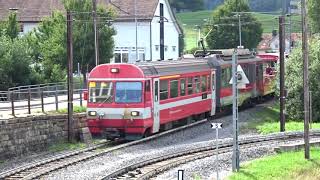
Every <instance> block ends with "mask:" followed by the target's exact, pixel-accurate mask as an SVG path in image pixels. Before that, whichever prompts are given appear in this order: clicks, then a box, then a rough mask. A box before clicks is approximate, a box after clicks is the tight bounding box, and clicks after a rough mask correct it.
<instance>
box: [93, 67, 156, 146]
mask: <svg viewBox="0 0 320 180" xmlns="http://www.w3.org/2000/svg"><path fill="white" fill-rule="evenodd" d="M146 86H149V85H148V81H147V80H146V79H145V78H144V74H143V72H142V71H141V70H140V69H139V67H137V66H135V65H133V64H103V65H99V66H97V67H96V68H94V69H93V70H92V71H91V73H90V75H89V78H88V103H87V124H88V127H89V129H90V132H91V133H92V134H93V135H97V136H106V138H107V139H110V140H114V139H115V138H120V139H126V140H135V139H140V138H142V137H143V136H144V135H146V134H147V133H148V127H150V126H151V123H152V121H151V104H150V103H148V101H150V91H148V92H145V91H146V89H148V88H150V87H146ZM150 102H151V101H150Z"/></svg>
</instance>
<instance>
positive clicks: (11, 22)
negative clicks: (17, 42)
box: [0, 12, 19, 39]
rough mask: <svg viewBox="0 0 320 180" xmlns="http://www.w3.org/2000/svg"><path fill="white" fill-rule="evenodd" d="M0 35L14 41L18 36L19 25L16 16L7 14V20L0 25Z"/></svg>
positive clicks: (13, 13)
mask: <svg viewBox="0 0 320 180" xmlns="http://www.w3.org/2000/svg"><path fill="white" fill-rule="evenodd" d="M0 29H1V32H0V35H5V36H8V37H10V38H11V39H14V38H16V37H18V35H19V23H18V21H17V14H16V13H15V12H12V13H10V14H9V16H8V18H7V19H6V20H5V21H4V22H1V23H0Z"/></svg>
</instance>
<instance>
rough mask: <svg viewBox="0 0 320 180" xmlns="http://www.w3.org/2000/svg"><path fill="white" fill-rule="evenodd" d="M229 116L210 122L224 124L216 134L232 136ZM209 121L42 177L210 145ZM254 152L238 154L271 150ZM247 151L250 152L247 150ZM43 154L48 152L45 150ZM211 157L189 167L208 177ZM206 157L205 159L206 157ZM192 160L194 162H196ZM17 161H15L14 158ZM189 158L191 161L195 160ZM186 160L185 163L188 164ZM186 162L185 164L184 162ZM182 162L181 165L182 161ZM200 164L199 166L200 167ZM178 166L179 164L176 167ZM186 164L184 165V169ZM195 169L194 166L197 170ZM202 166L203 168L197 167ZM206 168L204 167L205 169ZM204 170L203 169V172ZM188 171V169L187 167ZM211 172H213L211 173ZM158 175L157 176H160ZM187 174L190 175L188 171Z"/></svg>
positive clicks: (84, 174) (92, 174) (242, 117)
mask: <svg viewBox="0 0 320 180" xmlns="http://www.w3.org/2000/svg"><path fill="white" fill-rule="evenodd" d="M265 105H266V104H263V105H258V106H256V108H252V109H249V110H245V111H243V112H240V113H239V124H240V126H241V125H244V124H246V123H247V122H249V121H252V119H253V117H254V114H255V113H256V112H257V111H260V110H261V109H262V108H263V107H264V106H265ZM267 105H270V103H267ZM231 121H232V116H230V115H229V116H225V117H222V118H219V119H216V120H214V121H212V122H222V123H223V124H224V128H223V129H222V130H219V136H220V138H223V139H225V138H231V137H232V124H231ZM212 122H206V123H204V124H200V125H198V126H195V127H192V128H188V129H186V130H182V131H179V132H176V133H174V134H171V135H169V136H165V137H161V138H159V139H156V140H154V141H152V142H147V143H144V144H140V145H135V146H132V147H129V148H125V149H123V150H119V151H115V152H111V153H107V154H105V155H103V156H100V157H96V158H94V159H92V160H89V161H86V162H81V163H78V164H76V165H73V166H69V167H67V168H63V169H60V170H58V171H55V172H53V173H51V174H49V175H47V176H45V177H43V178H44V179H97V178H101V177H103V176H105V175H107V174H109V173H112V172H113V171H115V170H117V169H119V168H120V167H125V166H128V165H130V164H132V163H136V162H138V161H142V160H147V159H150V158H152V157H155V156H160V155H163V154H168V153H170V152H176V151H181V150H186V149H189V148H195V147H200V146H207V145H208V144H211V145H212V146H213V145H214V139H215V130H213V129H211V126H210V124H211V123H212ZM253 134H255V133H254V132H242V136H248V135H253ZM225 140H231V139H225ZM266 149H268V148H267V147H266ZM256 151H257V152H256V153H253V154H252V157H251V156H248V158H246V157H247V156H245V155H246V153H243V154H241V155H242V156H244V157H241V158H244V160H246V159H254V158H256V157H261V156H263V155H264V154H270V153H272V152H269V150H268V151H267V150H264V151H261V153H259V152H258V150H256ZM248 154H250V153H248ZM44 156H48V155H47V154H45V155H44ZM223 156H224V155H222V156H221V161H223V162H224V161H229V160H230V161H231V159H230V157H229V156H228V155H225V156H226V157H225V160H224V159H223ZM41 158H43V156H38V157H33V158H29V159H28V158H26V161H23V162H21V163H28V161H29V160H30V161H32V160H35V159H41ZM210 158H212V159H215V156H213V157H209V158H205V159H203V160H198V161H203V162H206V161H208V162H207V163H204V164H203V165H204V166H203V167H202V165H201V166H200V164H201V163H198V164H199V166H195V165H196V164H194V165H192V166H191V167H194V168H196V169H194V170H193V171H194V172H197V173H198V174H199V175H201V176H203V177H210V175H211V174H212V172H211V171H214V169H212V168H211V169H210V168H209V165H208V166H206V164H210V162H214V161H212V159H210ZM206 159H207V160H206ZM198 161H195V162H198ZM15 162H17V161H8V162H5V163H2V164H0V169H1V168H3V167H6V168H5V169H9V168H13V167H16V166H18V165H20V164H21V163H15ZM18 162H19V161H18ZM195 162H191V163H195ZM191 163H188V164H191ZM188 164H185V165H186V166H188ZM182 166H184V165H182ZM211 166H212V167H214V165H210V167H211ZM201 167H202V168H201ZM225 167H226V170H228V168H229V167H228V165H225ZM178 168H179V167H178ZM187 169H188V168H185V170H186V172H185V173H188V172H187ZM197 169H198V170H197ZM201 169H203V170H204V171H201ZM207 169H208V170H207ZM205 171H206V172H208V173H204V172H205ZM170 172H171V171H168V172H167V173H164V174H163V175H161V176H163V177H164V176H166V177H170V178H171V177H172V178H173V177H174V176H171V175H170ZM190 172H191V171H190ZM171 173H172V174H175V175H176V174H177V171H175V169H173V170H172V172H171ZM213 174H214V173H213ZM161 176H159V178H161ZM188 177H192V174H191V175H189V176H188Z"/></svg>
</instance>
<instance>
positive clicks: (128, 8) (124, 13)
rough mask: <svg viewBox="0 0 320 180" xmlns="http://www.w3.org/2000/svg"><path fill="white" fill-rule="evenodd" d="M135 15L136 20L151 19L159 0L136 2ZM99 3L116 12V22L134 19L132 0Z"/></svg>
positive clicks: (100, 1) (102, 1)
mask: <svg viewBox="0 0 320 180" xmlns="http://www.w3.org/2000/svg"><path fill="white" fill-rule="evenodd" d="M136 2H137V4H136V7H137V9H136V15H137V18H138V19H148V20H151V19H153V16H154V13H155V11H156V8H157V6H158V3H159V0H136ZM99 3H102V4H109V5H111V6H113V7H114V9H115V10H116V11H117V12H118V18H117V19H118V20H123V19H124V20H128V19H134V17H135V5H134V0H99Z"/></svg>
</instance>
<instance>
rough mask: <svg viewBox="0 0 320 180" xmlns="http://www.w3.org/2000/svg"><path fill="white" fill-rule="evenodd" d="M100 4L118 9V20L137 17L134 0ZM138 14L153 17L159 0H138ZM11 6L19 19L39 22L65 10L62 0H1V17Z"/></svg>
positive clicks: (114, 0) (143, 17)
mask: <svg viewBox="0 0 320 180" xmlns="http://www.w3.org/2000/svg"><path fill="white" fill-rule="evenodd" d="M97 2H98V4H105V5H111V6H113V7H114V9H115V10H116V11H117V14H118V17H117V20H132V19H134V17H135V6H134V0H98V1H97ZM136 2H137V6H136V7H137V10H136V15H137V18H138V19H139V20H151V19H153V16H154V13H155V10H156V8H157V5H158V2H159V0H136ZM10 8H15V9H18V10H17V13H18V16H17V17H18V20H19V21H22V22H30V21H31V22H39V21H41V19H43V18H44V17H46V16H50V15H51V13H52V12H53V10H61V11H65V9H64V6H63V4H62V2H61V0H0V19H1V20H3V19H5V18H6V17H7V16H8V14H9V12H10V10H9V9H10Z"/></svg>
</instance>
